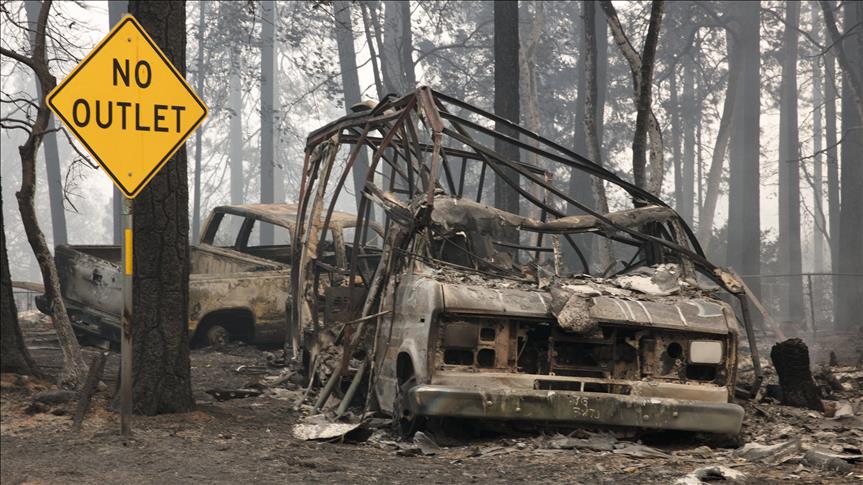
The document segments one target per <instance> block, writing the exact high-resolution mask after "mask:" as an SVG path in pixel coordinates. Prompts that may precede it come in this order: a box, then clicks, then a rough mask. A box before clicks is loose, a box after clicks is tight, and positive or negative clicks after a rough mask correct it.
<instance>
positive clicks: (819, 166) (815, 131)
mask: <svg viewBox="0 0 863 485" xmlns="http://www.w3.org/2000/svg"><path fill="white" fill-rule="evenodd" d="M811 9H812V13H813V15H812V18H813V20H814V19H815V18H817V7H816V6H815V5H814V4H812V6H811ZM815 23H816V22H814V21H813V24H815ZM819 30H820V29H818V28H817V26H815V25H813V32H812V33H813V35H814V36H816V38H817V37H818V34H819ZM823 74H824V73H823V71H822V67H821V57H815V58H814V59H813V60H812V106H813V113H812V151H813V153H814V156H813V160H812V162H813V164H814V165H815V167H814V168H813V172H814V174H813V176H812V179H813V180H812V200H813V204H812V212H813V215H814V227H813V228H812V268H813V270H814V271H816V272H821V271H824V235H825V234H827V232H826V223H825V218H824V194H823V192H824V190H823V189H824V156H823V154H822V153H821V152H822V147H823V143H822V142H823V139H824V132H823V122H822V117H823V112H824V111H823V108H822V103H823V102H824V89H823V87H822V85H821V81H822V79H823ZM810 291H811V290H810Z"/></svg>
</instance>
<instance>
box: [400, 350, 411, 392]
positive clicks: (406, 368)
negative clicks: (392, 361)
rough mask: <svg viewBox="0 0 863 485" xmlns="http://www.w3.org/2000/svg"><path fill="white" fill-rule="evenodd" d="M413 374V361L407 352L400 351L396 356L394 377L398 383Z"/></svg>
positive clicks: (401, 382)
mask: <svg viewBox="0 0 863 485" xmlns="http://www.w3.org/2000/svg"><path fill="white" fill-rule="evenodd" d="M413 375H414V363H413V360H412V359H411V356H410V355H408V353H407V352H401V353H400V354H399V355H398V357H396V378H397V379H398V383H399V385H401V384H403V383H404V382H405V381H407V380H408V379H410V378H411V377H412V376H413Z"/></svg>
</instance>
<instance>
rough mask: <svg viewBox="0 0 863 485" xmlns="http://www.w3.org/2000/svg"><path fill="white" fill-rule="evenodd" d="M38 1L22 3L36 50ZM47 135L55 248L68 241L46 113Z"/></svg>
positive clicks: (54, 148) (53, 135) (39, 88)
mask: <svg viewBox="0 0 863 485" xmlns="http://www.w3.org/2000/svg"><path fill="white" fill-rule="evenodd" d="M42 4H43V3H42V2H41V1H39V0H27V1H25V2H24V7H25V10H26V11H27V25H28V27H29V29H30V46H31V48H33V49H35V48H36V22H37V19H38V18H39V10H40V9H41V7H42ZM36 90H37V95H38V96H39V98H43V97H44V96H45V94H46V92H45V91H43V90H42V84H41V83H40V82H39V80H38V79H36ZM48 115H49V117H48V130H49V131H48V133H45V135H44V137H43V139H42V145H43V147H44V148H45V175H46V176H47V181H48V200H49V201H50V204H51V234H52V236H53V237H52V239H53V241H54V245H55V246H59V245H61V244H67V243H68V241H69V239H68V236H67V233H66V212H65V209H64V208H63V198H64V195H63V175H62V174H61V173H60V153H59V151H58V150H57V132H55V131H53V130H54V117H53V116H51V114H50V113H48Z"/></svg>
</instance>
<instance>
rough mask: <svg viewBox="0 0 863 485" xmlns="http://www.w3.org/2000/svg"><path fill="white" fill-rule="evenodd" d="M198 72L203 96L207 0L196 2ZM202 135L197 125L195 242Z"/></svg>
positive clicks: (194, 236) (198, 86) (197, 86)
mask: <svg viewBox="0 0 863 485" xmlns="http://www.w3.org/2000/svg"><path fill="white" fill-rule="evenodd" d="M198 8H199V9H200V10H199V11H198V62H197V64H198V72H196V73H195V81H196V82H195V89H196V90H197V91H198V96H201V97H204V75H205V73H204V66H205V63H204V29H205V28H206V23H205V22H204V19H205V18H206V15H207V2H205V1H201V2H198ZM203 136H204V127H203V125H202V126H199V127H198V129H197V130H196V131H195V174H194V176H195V182H194V183H195V187H194V191H195V194H194V199H195V202H194V206H193V208H192V241H193V242H197V241H198V236H199V235H200V232H201V155H202V154H201V142H202V138H203Z"/></svg>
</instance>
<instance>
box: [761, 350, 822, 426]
mask: <svg viewBox="0 0 863 485" xmlns="http://www.w3.org/2000/svg"><path fill="white" fill-rule="evenodd" d="M770 360H772V361H773V367H775V368H776V374H777V375H778V376H779V385H780V386H782V404H786V405H788V406H795V407H798V408H809V409H814V410H816V411H824V403H822V402H821V393H820V392H819V391H818V387H817V386H816V385H815V380H814V379H813V378H812V371H811V370H810V368H809V348H808V347H807V346H806V343H805V342H803V341H802V340H800V339H799V338H792V339H788V340H786V341H784V342H779V343H777V344H775V345H774V346H773V348H772V349H771V350H770Z"/></svg>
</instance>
